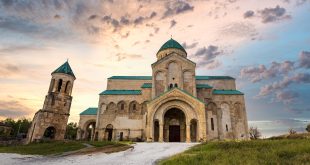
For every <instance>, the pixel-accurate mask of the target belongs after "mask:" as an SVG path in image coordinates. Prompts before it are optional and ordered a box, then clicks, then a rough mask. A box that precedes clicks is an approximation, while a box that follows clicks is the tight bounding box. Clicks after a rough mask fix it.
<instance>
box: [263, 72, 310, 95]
mask: <svg viewBox="0 0 310 165" xmlns="http://www.w3.org/2000/svg"><path fill="white" fill-rule="evenodd" d="M293 83H297V84H302V83H310V74H309V73H298V74H295V75H294V76H291V77H285V78H284V79H282V80H281V81H277V82H274V83H272V84H267V85H265V86H263V87H262V88H261V89H260V91H259V94H258V97H261V96H267V95H269V94H270V93H272V92H275V91H277V90H282V89H284V88H286V87H288V86H289V85H290V84H293Z"/></svg>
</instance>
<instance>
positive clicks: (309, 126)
mask: <svg viewBox="0 0 310 165" xmlns="http://www.w3.org/2000/svg"><path fill="white" fill-rule="evenodd" d="M306 131H307V132H309V133H310V124H308V125H307V128H306Z"/></svg>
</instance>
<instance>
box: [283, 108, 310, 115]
mask: <svg viewBox="0 0 310 165" xmlns="http://www.w3.org/2000/svg"><path fill="white" fill-rule="evenodd" d="M287 111H289V112H292V113H294V114H302V113H303V112H310V108H309V107H308V108H296V107H294V108H290V107H289V108H287Z"/></svg>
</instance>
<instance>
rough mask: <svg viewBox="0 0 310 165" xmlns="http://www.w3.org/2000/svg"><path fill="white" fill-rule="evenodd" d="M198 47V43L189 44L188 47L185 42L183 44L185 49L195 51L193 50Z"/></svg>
mask: <svg viewBox="0 0 310 165" xmlns="http://www.w3.org/2000/svg"><path fill="white" fill-rule="evenodd" d="M197 45H198V42H194V43H192V44H189V45H188V44H187V43H186V42H183V43H182V46H183V48H184V49H193V48H195V47H196V46H197Z"/></svg>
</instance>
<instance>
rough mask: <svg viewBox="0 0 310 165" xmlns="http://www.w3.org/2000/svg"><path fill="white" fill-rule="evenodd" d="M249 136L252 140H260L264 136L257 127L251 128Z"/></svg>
mask: <svg viewBox="0 0 310 165" xmlns="http://www.w3.org/2000/svg"><path fill="white" fill-rule="evenodd" d="M249 134H250V138H251V139H252V140H255V139H259V138H260V137H261V136H262V135H261V133H260V131H259V130H258V128H257V127H250V130H249Z"/></svg>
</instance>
